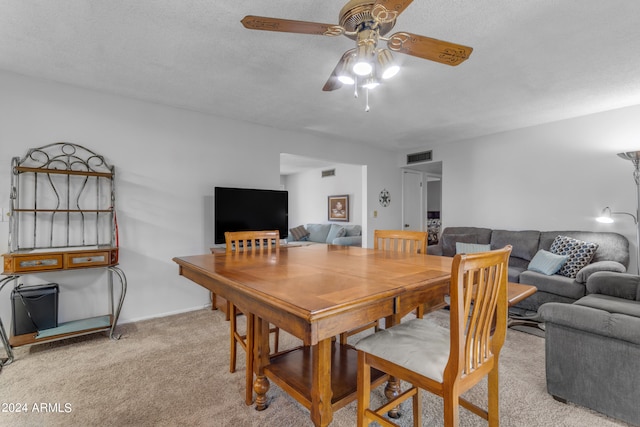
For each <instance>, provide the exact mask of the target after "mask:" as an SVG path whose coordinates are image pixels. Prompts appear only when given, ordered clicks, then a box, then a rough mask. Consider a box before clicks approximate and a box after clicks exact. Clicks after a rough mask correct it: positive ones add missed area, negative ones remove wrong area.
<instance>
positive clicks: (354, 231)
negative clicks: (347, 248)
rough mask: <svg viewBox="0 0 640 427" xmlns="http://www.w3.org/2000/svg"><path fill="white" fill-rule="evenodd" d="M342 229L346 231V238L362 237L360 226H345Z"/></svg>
mask: <svg viewBox="0 0 640 427" xmlns="http://www.w3.org/2000/svg"><path fill="white" fill-rule="evenodd" d="M342 227H344V229H345V230H346V232H347V234H345V236H347V237H352V236H362V227H361V226H360V225H358V224H349V225H343V226H342Z"/></svg>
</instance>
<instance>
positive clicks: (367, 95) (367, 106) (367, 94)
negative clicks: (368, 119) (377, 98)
mask: <svg viewBox="0 0 640 427" xmlns="http://www.w3.org/2000/svg"><path fill="white" fill-rule="evenodd" d="M364 96H365V100H366V104H367V105H366V107H365V108H364V111H366V112H367V113H368V112H369V110H370V108H369V89H365V92H364Z"/></svg>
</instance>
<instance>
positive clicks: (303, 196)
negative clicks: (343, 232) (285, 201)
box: [285, 164, 367, 228]
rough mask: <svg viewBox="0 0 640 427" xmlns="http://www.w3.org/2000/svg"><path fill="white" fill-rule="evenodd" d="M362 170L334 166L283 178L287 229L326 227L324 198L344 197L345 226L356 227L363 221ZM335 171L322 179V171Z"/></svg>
mask: <svg viewBox="0 0 640 427" xmlns="http://www.w3.org/2000/svg"><path fill="white" fill-rule="evenodd" d="M362 168H363V167H362V166H357V165H343V164H340V165H335V166H333V167H331V168H322V169H312V170H308V171H305V172H300V173H296V174H291V175H288V176H287V177H286V180H285V186H286V189H287V190H288V191H289V200H290V201H291V202H290V203H289V227H290V228H291V227H296V226H298V225H300V224H307V223H326V222H329V220H328V208H327V202H328V199H327V198H328V197H329V196H333V195H342V194H346V195H348V196H349V222H341V224H360V225H362V223H363V221H366V216H367V215H366V212H364V213H363V209H362V207H363V204H362V196H363V190H362V184H363V183H362ZM325 169H335V171H336V173H335V175H334V176H328V177H325V178H323V177H322V175H321V174H322V171H323V170H325Z"/></svg>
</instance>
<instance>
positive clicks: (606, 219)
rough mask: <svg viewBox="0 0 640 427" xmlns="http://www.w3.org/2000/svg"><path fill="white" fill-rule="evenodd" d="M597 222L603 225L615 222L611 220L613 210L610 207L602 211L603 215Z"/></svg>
mask: <svg viewBox="0 0 640 427" xmlns="http://www.w3.org/2000/svg"><path fill="white" fill-rule="evenodd" d="M596 221H598V222H601V223H603V224H611V223H612V222H613V218H611V209H610V208H609V207H608V206H607V207H606V208H604V209H602V214H601V215H600V216H599V217H597V218H596Z"/></svg>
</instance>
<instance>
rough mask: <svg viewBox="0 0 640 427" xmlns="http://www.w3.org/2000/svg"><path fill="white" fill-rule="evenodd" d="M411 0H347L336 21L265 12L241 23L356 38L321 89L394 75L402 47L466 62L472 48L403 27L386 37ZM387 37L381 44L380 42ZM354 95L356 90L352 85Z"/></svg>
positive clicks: (423, 55)
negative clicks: (271, 15)
mask: <svg viewBox="0 0 640 427" xmlns="http://www.w3.org/2000/svg"><path fill="white" fill-rule="evenodd" d="M412 1H413V0H351V1H349V2H348V3H347V4H346V5H345V6H344V7H343V8H342V10H341V11H340V18H339V21H338V22H339V23H340V25H334V24H321V23H318V22H307V21H295V20H289V19H279V18H269V17H264V16H252V15H249V16H245V17H244V18H243V19H242V21H241V22H242V25H244V26H245V28H248V29H251V30H266V31H280V32H286V33H299V34H317V35H323V36H330V37H334V36H339V35H345V36H347V37H349V38H351V39H353V40H355V41H356V47H355V48H353V49H350V50H348V51H346V52H345V53H344V54H343V55H342V57H341V58H340V60H339V61H338V64H337V65H336V67H335V69H334V70H333V72H332V73H331V75H330V76H329V79H328V80H327V82H326V83H325V85H324V87H323V88H322V90H324V91H332V90H336V89H339V88H341V87H342V85H343V84H354V83H355V84H356V88H357V86H358V85H359V86H362V87H363V88H365V89H372V88H373V87H375V86H377V85H378V84H379V83H380V81H381V79H382V80H384V79H387V78H389V77H392V76H393V75H395V74H396V73H397V72H398V70H399V68H398V67H397V65H396V64H395V63H394V60H393V56H392V54H391V52H390V51H394V52H400V53H404V54H407V55H411V56H415V57H418V58H424V59H428V60H430V61H435V62H440V63H442V64H447V65H452V66H453V65H458V64H460V63H462V62H464V61H465V60H466V59H467V58H469V55H471V52H472V51H473V49H472V48H470V47H468V46H462V45H459V44H455V43H450V42H446V41H442V40H437V39H433V38H430V37H425V36H419V35H416V34H412V33H407V32H398V33H395V34H392V35H391V36H388V37H387V36H386V34H387V33H389V31H391V29H392V28H393V27H394V25H395V23H396V19H397V18H398V16H399V15H400V14H401V13H402V12H403V11H404V10H405V9H406V8H407V6H409V5H410V4H411V2H412ZM380 41H385V42H387V48H379V47H378V42H380ZM356 96H357V89H356Z"/></svg>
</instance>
